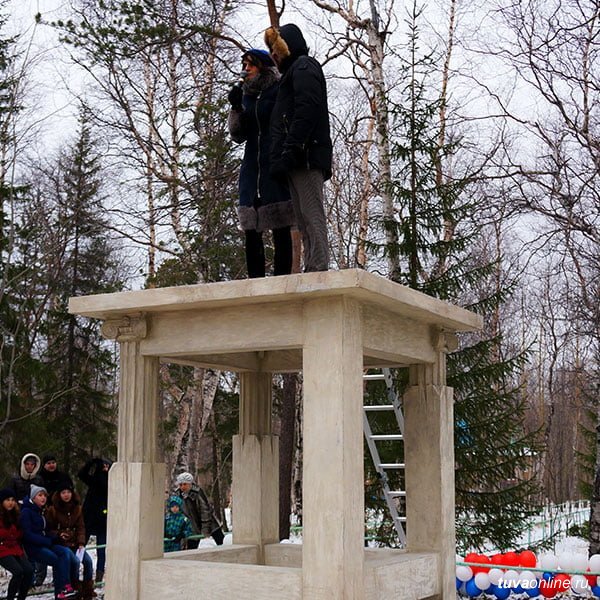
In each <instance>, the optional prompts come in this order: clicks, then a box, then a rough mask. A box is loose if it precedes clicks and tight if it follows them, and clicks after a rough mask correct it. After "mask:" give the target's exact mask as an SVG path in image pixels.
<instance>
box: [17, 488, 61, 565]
mask: <svg viewBox="0 0 600 600" xmlns="http://www.w3.org/2000/svg"><path fill="white" fill-rule="evenodd" d="M19 524H20V526H21V529H22V530H23V547H24V548H25V552H27V554H36V550H37V549H38V548H40V547H42V548H50V547H51V546H52V545H53V544H54V543H56V541H58V538H57V537H56V536H54V535H52V534H50V533H49V532H48V533H47V532H46V519H45V517H44V515H43V514H42V510H41V508H40V507H39V506H37V505H36V504H34V503H33V502H32V501H31V500H30V498H29V496H26V497H25V499H24V500H23V506H22V508H21V516H20V518H19Z"/></svg>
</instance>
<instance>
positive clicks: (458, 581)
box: [456, 577, 462, 590]
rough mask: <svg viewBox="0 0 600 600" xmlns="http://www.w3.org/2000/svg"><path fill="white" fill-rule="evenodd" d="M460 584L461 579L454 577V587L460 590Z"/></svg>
mask: <svg viewBox="0 0 600 600" xmlns="http://www.w3.org/2000/svg"><path fill="white" fill-rule="evenodd" d="M461 585H462V581H461V580H460V579H459V578H458V577H457V578H456V589H457V590H460V586H461Z"/></svg>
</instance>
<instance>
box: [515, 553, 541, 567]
mask: <svg viewBox="0 0 600 600" xmlns="http://www.w3.org/2000/svg"><path fill="white" fill-rule="evenodd" d="M519 565H520V566H521V567H535V565H537V558H536V557H535V554H534V553H533V552H532V551H531V550H523V552H521V554H519Z"/></svg>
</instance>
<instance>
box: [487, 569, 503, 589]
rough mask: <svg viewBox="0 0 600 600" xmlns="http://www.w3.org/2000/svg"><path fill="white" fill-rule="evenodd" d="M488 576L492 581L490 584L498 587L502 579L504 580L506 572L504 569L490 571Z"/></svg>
mask: <svg viewBox="0 0 600 600" xmlns="http://www.w3.org/2000/svg"><path fill="white" fill-rule="evenodd" d="M487 575H488V578H489V580H490V583H493V584H494V585H498V583H499V582H500V579H502V576H503V575H504V571H503V570H502V569H490V571H489V573H488V574H487Z"/></svg>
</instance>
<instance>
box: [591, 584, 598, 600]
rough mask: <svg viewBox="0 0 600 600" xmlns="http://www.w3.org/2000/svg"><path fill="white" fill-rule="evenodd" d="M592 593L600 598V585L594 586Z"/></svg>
mask: <svg viewBox="0 0 600 600" xmlns="http://www.w3.org/2000/svg"><path fill="white" fill-rule="evenodd" d="M592 594H594V596H596V598H600V585H593V586H592Z"/></svg>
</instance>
